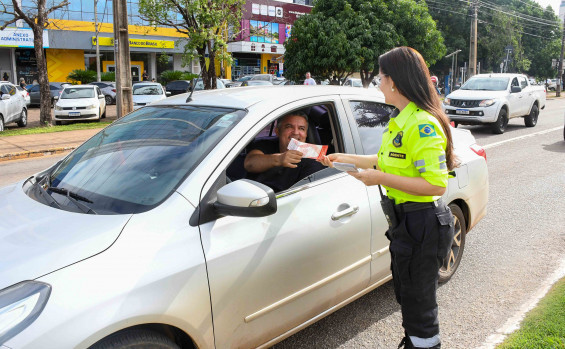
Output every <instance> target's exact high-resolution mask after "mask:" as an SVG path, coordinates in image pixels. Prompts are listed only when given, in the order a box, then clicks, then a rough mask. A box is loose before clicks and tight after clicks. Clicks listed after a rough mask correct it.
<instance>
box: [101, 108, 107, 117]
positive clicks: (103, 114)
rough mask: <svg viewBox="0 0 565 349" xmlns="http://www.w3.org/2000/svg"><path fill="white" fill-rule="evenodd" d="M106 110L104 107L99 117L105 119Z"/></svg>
mask: <svg viewBox="0 0 565 349" xmlns="http://www.w3.org/2000/svg"><path fill="white" fill-rule="evenodd" d="M106 111H107V108H106V107H104V113H102V116H101V117H100V118H101V119H106Z"/></svg>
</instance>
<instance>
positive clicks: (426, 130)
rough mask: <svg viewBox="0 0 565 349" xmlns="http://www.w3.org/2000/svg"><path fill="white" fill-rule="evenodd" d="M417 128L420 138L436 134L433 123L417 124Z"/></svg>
mask: <svg viewBox="0 0 565 349" xmlns="http://www.w3.org/2000/svg"><path fill="white" fill-rule="evenodd" d="M418 129H419V130H420V138H424V137H434V136H437V133H436V129H435V128H434V125H430V124H423V125H418Z"/></svg>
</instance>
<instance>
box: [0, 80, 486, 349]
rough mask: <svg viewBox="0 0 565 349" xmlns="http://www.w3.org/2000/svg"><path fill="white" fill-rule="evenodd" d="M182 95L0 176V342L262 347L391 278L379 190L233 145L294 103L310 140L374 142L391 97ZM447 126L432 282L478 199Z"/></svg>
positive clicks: (450, 262)
mask: <svg viewBox="0 0 565 349" xmlns="http://www.w3.org/2000/svg"><path fill="white" fill-rule="evenodd" d="M277 89H280V90H277ZM186 97H187V96H186V95H182V96H176V97H171V98H167V99H164V100H161V101H158V102H156V103H155V104H152V105H150V106H146V107H144V108H140V109H138V110H136V111H134V112H132V113H130V114H128V115H126V116H125V117H123V118H121V119H119V120H117V121H115V122H114V123H113V124H112V125H110V126H108V127H107V128H105V129H104V130H102V131H100V132H99V133H98V134H97V135H95V136H94V137H92V138H91V139H90V140H88V141H87V142H85V143H84V144H83V145H82V146H80V147H79V148H77V149H76V150H74V151H73V152H72V153H70V154H69V155H68V156H66V157H65V158H64V159H63V160H62V161H60V162H59V163H57V164H56V165H54V166H53V167H51V168H49V169H47V170H45V171H43V172H41V173H38V174H36V175H34V176H32V177H30V178H28V179H27V180H25V181H22V182H19V183H17V184H14V185H10V186H8V187H5V188H3V189H0V227H1V229H0V319H1V320H4V319H10V320H7V321H0V324H1V326H3V327H0V343H4V345H5V346H7V347H8V348H45V347H52V348H87V347H90V346H93V348H101V347H113V348H122V347H126V346H128V345H131V347H134V343H135V344H136V345H142V344H145V345H146V346H147V347H152V346H154V345H155V343H159V344H160V346H159V347H160V348H178V347H183V348H184V347H191V346H193V347H197V348H231V347H237V348H251V347H269V346H271V345H273V344H274V343H276V342H278V341H280V340H282V339H284V338H285V337H288V336H290V335H291V334H293V333H295V332H296V331H298V330H300V329H302V328H305V327H306V326H308V325H309V324H311V323H313V322H314V321H316V320H318V319H320V318H322V317H324V316H325V315H328V314H330V313H332V312H333V311H335V310H337V309H339V308H340V307H342V306H344V305H346V304H348V303H350V302H352V301H353V300H355V299H356V298H358V297H361V296H362V295H364V294H365V293H367V292H369V291H370V290H372V289H374V288H376V287H378V286H379V285H382V284H383V283H385V282H387V281H388V280H390V279H391V275H390V268H389V267H390V256H389V252H388V245H389V242H388V240H387V239H386V237H385V235H384V233H385V231H386V229H387V223H386V219H385V217H384V215H383V213H382V211H381V206H380V204H379V200H380V196H379V194H378V187H366V186H365V185H364V184H363V183H361V182H360V181H358V180H356V179H355V178H353V177H352V176H349V175H348V174H346V173H343V172H339V171H337V170H336V169H333V168H325V169H323V170H321V171H319V172H316V173H314V174H312V175H310V176H308V177H306V178H304V179H302V180H300V181H299V182H297V183H295V184H294V185H293V186H292V187H291V188H290V189H288V190H285V191H282V192H276V193H275V192H273V190H272V189H271V188H269V187H267V186H265V185H263V184H260V183H258V182H254V181H252V180H249V179H246V173H245V170H244V168H243V159H244V157H245V155H246V148H247V146H248V145H249V144H250V143H251V142H254V141H257V140H258V138H259V137H270V136H271V135H272V126H273V125H274V122H275V121H276V120H277V118H279V117H281V116H282V115H284V114H286V113H288V112H291V111H296V110H301V111H304V112H305V113H307V114H308V117H309V125H310V126H309V130H308V131H309V132H308V139H307V140H308V141H309V142H311V143H318V144H325V145H328V146H329V149H328V150H329V152H334V151H340V152H349V153H358V154H365V153H374V152H375V151H376V149H378V147H379V144H380V139H381V135H382V132H383V130H384V128H385V127H386V124H387V122H388V117H389V113H390V111H391V110H392V108H391V107H390V106H388V105H386V104H384V103H383V102H384V98H383V97H382V95H381V94H380V93H375V91H374V90H373V91H368V90H365V89H352V88H343V87H336V86H331V87H326V86H322V87H319V88H311V87H309V86H305V87H304V86H296V87H276V86H275V87H272V88H270V89H223V90H214V91H203V92H200V93H195V94H194V95H193V96H192V101H190V102H188V103H187V102H186V99H187V98H186ZM454 138H455V139H456V146H457V147H456V152H457V155H458V156H459V159H460V160H461V161H462V165H461V167H460V168H459V169H457V170H456V171H457V176H456V177H455V178H451V179H449V186H448V190H447V191H446V194H445V195H444V200H446V201H447V202H448V203H449V204H450V206H451V207H452V210H453V213H454V215H455V217H456V221H455V222H456V235H455V239H454V242H453V247H452V254H451V256H450V258H448V259H447V260H446V263H445V265H444V268H443V269H442V271H441V272H442V278H443V280H446V279H447V278H449V276H450V275H451V274H452V273H453V272H454V270H455V268H456V267H457V264H458V263H459V261H460V259H461V255H462V253H463V248H464V245H465V234H466V233H467V232H468V231H469V230H470V229H471V228H472V227H473V226H474V225H475V224H476V223H477V222H478V221H479V220H480V219H481V218H482V217H483V216H484V215H485V213H486V205H487V197H488V174H487V167H486V159H485V157H484V156H480V155H478V154H477V153H479V154H480V153H481V148H480V147H479V146H477V145H476V144H475V142H474V138H473V136H472V135H471V134H470V133H469V132H463V131H458V130H454ZM483 155H484V154H483ZM212 319H213V321H212Z"/></svg>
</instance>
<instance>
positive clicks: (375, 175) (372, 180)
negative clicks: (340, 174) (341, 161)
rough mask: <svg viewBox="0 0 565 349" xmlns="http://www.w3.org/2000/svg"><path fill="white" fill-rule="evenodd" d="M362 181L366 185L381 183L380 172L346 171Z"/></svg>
mask: <svg viewBox="0 0 565 349" xmlns="http://www.w3.org/2000/svg"><path fill="white" fill-rule="evenodd" d="M347 173H348V174H350V175H351V176H353V177H355V178H357V179H358V180H360V181H361V182H363V183H364V184H365V185H366V186H370V185H377V184H381V175H382V172H381V171H379V170H364V171H361V172H347Z"/></svg>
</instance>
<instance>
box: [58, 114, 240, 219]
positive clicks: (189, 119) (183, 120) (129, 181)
mask: <svg viewBox="0 0 565 349" xmlns="http://www.w3.org/2000/svg"><path fill="white" fill-rule="evenodd" d="M244 116H245V111H242V110H236V109H227V108H213V107H192V106H158V107H157V106H155V107H145V108H142V109H139V110H137V111H134V112H132V113H130V114H128V115H127V116H125V117H123V118H122V119H120V120H118V121H116V122H114V123H113V124H112V125H110V126H108V127H107V128H105V129H104V130H102V131H101V132H99V133H98V134H96V135H95V136H94V137H92V138H91V139H90V140H88V141H87V142H86V143H84V144H83V145H81V146H80V147H79V148H77V149H76V150H75V151H74V152H73V153H71V154H70V155H69V156H68V157H66V158H65V159H64V160H63V161H62V162H61V163H60V164H59V165H58V166H57V167H56V168H55V170H54V171H53V172H52V173H51V174H50V175H49V179H50V184H51V186H52V187H58V188H63V189H66V190H68V191H71V192H74V193H76V194H78V195H81V196H82V197H85V198H87V199H89V200H90V201H92V204H90V205H89V206H90V207H91V208H92V209H93V210H94V211H96V212H97V213H98V214H128V213H140V212H145V211H147V210H150V209H151V208H153V207H155V206H157V205H158V204H160V203H161V202H162V201H163V200H165V199H166V198H167V197H168V196H169V195H171V194H172V192H173V191H174V190H175V189H176V188H177V187H178V186H179V185H180V183H181V182H182V180H183V179H184V178H186V177H187V176H188V175H189V174H190V173H191V172H192V171H193V170H194V169H195V168H196V167H197V166H198V164H199V163H200V162H201V161H202V159H203V158H204V157H205V156H206V155H207V154H209V153H210V151H211V150H212V148H214V147H215V146H216V145H217V144H218V143H219V142H220V141H221V140H222V138H223V137H225V135H226V134H227V133H228V132H229V131H230V130H231V129H232V128H233V127H234V126H235V125H236V124H237V123H238V122H239V121H240V120H241V119H242V118H243V117H244Z"/></svg>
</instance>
